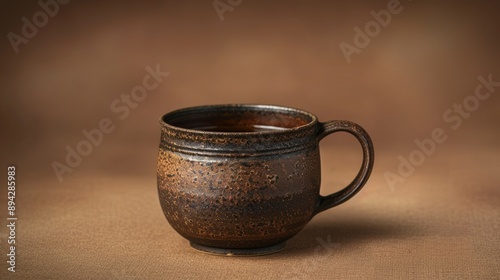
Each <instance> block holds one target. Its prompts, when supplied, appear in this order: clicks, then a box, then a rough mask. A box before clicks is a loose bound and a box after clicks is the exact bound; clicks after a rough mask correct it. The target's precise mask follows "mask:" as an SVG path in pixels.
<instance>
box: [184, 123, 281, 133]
mask: <svg viewBox="0 0 500 280" xmlns="http://www.w3.org/2000/svg"><path fill="white" fill-rule="evenodd" d="M193 129H195V130H202V131H214V132H263V131H283V130H287V129H289V128H286V127H279V126H272V125H258V124H256V125H252V126H237V125H213V126H201V127H195V128H193Z"/></svg>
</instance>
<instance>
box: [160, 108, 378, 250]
mask: <svg viewBox="0 0 500 280" xmlns="http://www.w3.org/2000/svg"><path fill="white" fill-rule="evenodd" d="M160 125H161V142H160V150H159V154H158V169H157V171H158V178H157V179H158V181H157V183H158V194H159V198H160V204H161V207H162V209H163V213H164V214H165V217H166V218H167V220H168V222H169V223H170V225H171V226H172V227H173V228H174V229H175V230H176V231H177V232H178V233H179V234H180V235H182V236H183V237H185V238H186V239H187V240H189V241H190V244H191V246H192V247H194V248H195V249H198V250H201V251H205V252H210V253H216V254H224V255H261V254H268V253H273V252H276V251H279V250H281V249H283V248H284V246H285V241H286V240H288V239H289V238H291V237H292V236H294V235H295V234H297V233H298V232H299V231H300V230H301V229H302V228H303V227H304V226H305V225H306V224H307V223H308V222H309V221H310V220H311V218H312V217H313V216H314V215H316V214H318V213H319V212H322V211H324V210H326V209H329V208H331V207H334V206H337V205H339V204H341V203H343V202H345V201H347V200H348V199H350V198H351V197H353V196H354V195H355V194H356V193H357V192H358V191H359V190H360V189H361V188H362V187H363V185H364V184H365V183H366V181H367V180H368V177H369V175H370V173H371V170H372V167H373V160H374V153H373V145H372V142H371V140H370V137H369V136H368V134H367V133H366V132H365V130H364V129H363V128H361V127H360V126H359V125H357V124H355V123H352V122H349V121H330V122H325V123H322V122H319V121H318V120H317V118H316V116H314V115H313V114H310V113H308V112H305V111H301V110H297V109H292V108H286V107H280V106H272V105H212V106H200V107H192V108H186V109H180V110H177V111H173V112H171V113H168V114H166V115H164V116H163V117H162V118H161V119H160ZM338 131H345V132H348V133H350V134H352V135H354V136H355V137H356V138H357V139H358V141H359V142H360V143H361V147H362V149H363V162H362V165H361V169H360V171H359V173H358V175H357V176H356V178H355V179H354V180H353V181H352V183H351V184H349V185H348V186H347V187H346V188H344V189H342V190H340V191H338V192H336V193H333V194H330V195H328V196H321V195H320V194H319V189H320V180H321V168H320V155H319V148H318V144H319V141H320V140H321V139H322V138H324V137H325V136H327V135H329V134H331V133H334V132H338Z"/></svg>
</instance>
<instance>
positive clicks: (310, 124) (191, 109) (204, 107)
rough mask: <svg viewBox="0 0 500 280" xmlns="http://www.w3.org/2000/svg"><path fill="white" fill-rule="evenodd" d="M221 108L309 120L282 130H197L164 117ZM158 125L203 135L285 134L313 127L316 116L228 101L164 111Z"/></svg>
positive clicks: (291, 109) (289, 109)
mask: <svg viewBox="0 0 500 280" xmlns="http://www.w3.org/2000/svg"><path fill="white" fill-rule="evenodd" d="M223 108H241V109H245V108H251V109H257V111H258V109H263V110H266V111H269V112H272V111H275V112H292V113H296V114H301V115H303V116H306V117H308V118H309V119H310V121H309V122H307V123H306V124H303V125H299V126H295V127H292V128H289V129H284V130H265V131H248V132H247V131H245V132H241V131H234V132H233V131H231V132H227V131H207V130H198V129H192V128H184V127H180V126H176V125H173V124H170V123H168V122H167V121H166V120H165V119H166V118H167V117H173V116H176V115H179V114H188V113H195V112H197V111H200V112H201V111H204V110H213V111H216V110H217V109H223ZM159 122H160V125H161V126H162V127H164V128H168V129H173V130H177V131H179V132H184V133H194V134H204V135H212V136H233V137H234V136H246V137H248V136H252V135H277V134H286V133H291V132H296V131H301V130H304V129H309V128H311V127H314V126H315V124H316V123H317V122H318V118H317V117H316V116H315V115H314V114H312V113H309V112H307V111H304V110H301V109H297V108H293V107H286V106H281V105H273V104H251V103H243V104H237V103H229V104H212V105H201V106H191V107H185V108H181V109H177V110H174V111H171V112H169V113H166V114H164V115H162V116H161V117H160V120H159Z"/></svg>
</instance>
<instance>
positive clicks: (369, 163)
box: [314, 121, 374, 214]
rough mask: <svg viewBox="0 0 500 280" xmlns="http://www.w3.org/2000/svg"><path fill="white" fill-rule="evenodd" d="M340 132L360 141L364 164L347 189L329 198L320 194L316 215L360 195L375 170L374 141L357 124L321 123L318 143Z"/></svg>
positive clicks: (342, 122) (347, 122) (340, 122)
mask: <svg viewBox="0 0 500 280" xmlns="http://www.w3.org/2000/svg"><path fill="white" fill-rule="evenodd" d="M339 131H344V132H348V133H350V134H352V135H354V136H355V137H356V139H358V141H359V143H360V144H361V148H362V149H363V163H362V164H361V169H360V170H359V172H358V175H356V178H354V180H353V181H352V182H351V183H350V184H349V185H348V186H347V187H345V188H344V189H342V190H340V191H338V192H336V193H333V194H330V195H327V196H321V195H319V194H318V195H319V202H318V205H317V207H316V211H315V213H314V214H318V213H320V212H322V211H325V210H327V209H329V208H332V207H334V206H337V205H340V204H342V203H344V202H346V201H347V200H349V199H350V198H351V197H353V196H354V195H356V193H358V191H360V190H361V188H363V186H364V185H365V183H366V181H367V180H368V177H370V173H371V172H372V169H373V161H374V152H373V143H372V140H371V139H370V136H369V135H368V133H366V131H365V130H364V129H363V128H362V127H361V126H359V125H358V124H356V123H353V122H350V121H329V122H324V123H319V131H318V136H317V137H318V138H317V139H318V142H319V141H320V140H321V139H323V138H324V137H326V136H328V135H330V134H332V133H334V132H339Z"/></svg>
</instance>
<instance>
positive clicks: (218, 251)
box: [189, 242, 286, 257]
mask: <svg viewBox="0 0 500 280" xmlns="http://www.w3.org/2000/svg"><path fill="white" fill-rule="evenodd" d="M189 244H190V245H191V247H193V248H194V249H196V250H198V251H200V252H203V253H208V254H212V255H218V256H228V257H231V256H262V255H269V254H274V253H276V252H279V251H281V250H283V249H284V248H285V245H286V242H282V243H280V244H278V245H274V246H269V247H262V248H251V249H227V248H216V247H208V246H203V245H199V244H196V243H193V242H189Z"/></svg>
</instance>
